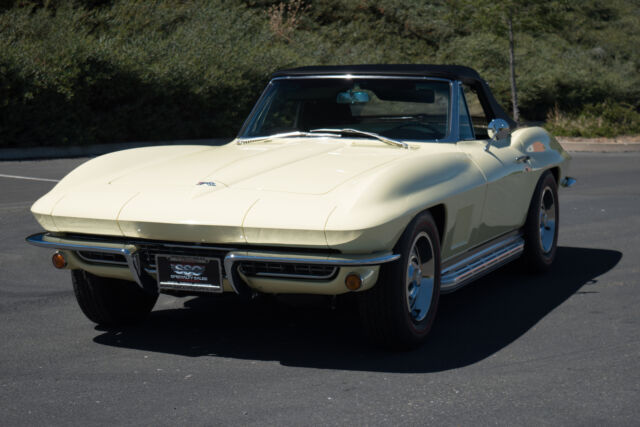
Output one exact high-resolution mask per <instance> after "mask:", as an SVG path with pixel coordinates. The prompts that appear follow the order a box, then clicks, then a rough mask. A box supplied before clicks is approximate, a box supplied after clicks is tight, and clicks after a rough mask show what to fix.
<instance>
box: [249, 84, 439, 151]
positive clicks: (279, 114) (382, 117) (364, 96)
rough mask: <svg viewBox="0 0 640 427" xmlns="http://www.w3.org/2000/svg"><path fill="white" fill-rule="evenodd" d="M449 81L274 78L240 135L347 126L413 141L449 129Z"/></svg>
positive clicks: (436, 138) (436, 134) (431, 136)
mask: <svg viewBox="0 0 640 427" xmlns="http://www.w3.org/2000/svg"><path fill="white" fill-rule="evenodd" d="M449 111H450V84H449V82H448V81H441V80H427V79H417V78H413V79H412V78H357V77H354V78H322V77H318V78H305V79H295V78H294V79H275V80H273V81H271V83H269V86H268V87H267V90H266V91H265V93H264V95H263V96H262V97H261V98H260V101H259V102H258V105H256V108H255V109H254V111H253V112H252V114H251V116H250V117H249V119H248V120H247V122H246V123H245V126H244V127H243V129H242V131H241V132H240V137H241V138H253V137H260V136H269V135H273V134H277V133H283V132H292V131H303V132H308V131H310V130H314V129H321V128H329V129H344V128H351V129H357V130H362V131H365V132H373V133H377V134H379V135H382V136H385V137H388V138H393V139H399V140H403V139H404V140H413V141H434V140H438V139H444V138H446V136H447V134H448V133H449V121H450V118H449Z"/></svg>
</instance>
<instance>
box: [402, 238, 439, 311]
mask: <svg viewBox="0 0 640 427" xmlns="http://www.w3.org/2000/svg"><path fill="white" fill-rule="evenodd" d="M421 247H422V250H421ZM425 251H428V253H425ZM423 258H428V259H423ZM405 277H406V279H405V288H406V289H405V290H406V303H407V310H408V312H409V316H410V317H411V320H412V321H413V322H414V323H418V322H421V321H423V320H424V319H425V318H426V317H427V314H428V313H429V308H430V307H431V300H432V299H433V286H434V283H435V264H434V252H433V243H432V242H431V238H430V237H429V235H428V234H427V233H426V232H424V231H423V232H421V233H419V234H418V235H417V236H416V237H415V239H414V240H413V243H412V245H411V249H410V250H409V260H408V262H407V271H406V276H405Z"/></svg>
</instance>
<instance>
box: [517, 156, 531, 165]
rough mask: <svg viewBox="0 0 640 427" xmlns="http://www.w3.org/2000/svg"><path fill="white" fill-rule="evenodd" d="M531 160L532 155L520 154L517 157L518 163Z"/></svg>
mask: <svg viewBox="0 0 640 427" xmlns="http://www.w3.org/2000/svg"><path fill="white" fill-rule="evenodd" d="M529 160H531V156H526V155H525V156H518V157H516V163H524V162H528V161H529Z"/></svg>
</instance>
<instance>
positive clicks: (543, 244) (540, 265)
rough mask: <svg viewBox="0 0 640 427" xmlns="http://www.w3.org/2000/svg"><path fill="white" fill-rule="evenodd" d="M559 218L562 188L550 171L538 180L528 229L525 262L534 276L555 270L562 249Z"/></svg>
mask: <svg viewBox="0 0 640 427" xmlns="http://www.w3.org/2000/svg"><path fill="white" fill-rule="evenodd" d="M559 217H560V209H559V205H558V185H557V183H556V179H555V178H554V176H553V174H552V173H551V172H549V171H547V172H545V173H544V174H543V175H542V176H541V177H540V180H539V181H538V185H537V186H536V190H535V191H534V193H533V198H532V199H531V204H530V206H529V212H528V214H527V222H526V223H525V226H524V240H525V246H524V253H523V255H522V260H523V262H524V264H525V266H526V267H527V269H528V270H529V271H530V272H531V273H544V272H546V271H548V270H549V268H551V265H552V264H553V261H554V260H555V257H556V252H557V246H558V225H559Z"/></svg>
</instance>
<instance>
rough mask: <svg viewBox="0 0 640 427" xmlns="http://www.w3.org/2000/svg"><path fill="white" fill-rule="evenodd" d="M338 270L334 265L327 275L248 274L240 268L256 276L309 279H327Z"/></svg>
mask: <svg viewBox="0 0 640 427" xmlns="http://www.w3.org/2000/svg"><path fill="white" fill-rule="evenodd" d="M337 270H338V267H333V270H331V274H325V275H322V276H320V275H313V274H287V273H255V274H252V275H248V274H247V273H245V272H244V271H242V270H238V271H239V272H240V273H242V274H244V275H245V276H256V277H273V278H279V277H280V278H283V279H309V280H326V279H330V278H331V277H332V276H333V275H334V274H336V271H337Z"/></svg>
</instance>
